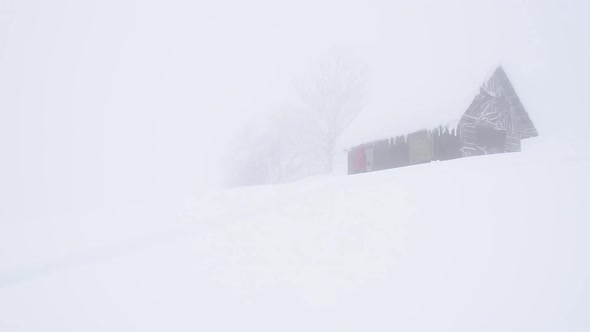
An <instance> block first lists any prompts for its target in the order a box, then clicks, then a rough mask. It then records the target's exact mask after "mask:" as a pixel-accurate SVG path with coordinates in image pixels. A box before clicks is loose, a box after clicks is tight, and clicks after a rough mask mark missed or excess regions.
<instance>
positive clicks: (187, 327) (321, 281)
mask: <svg viewBox="0 0 590 332" xmlns="http://www.w3.org/2000/svg"><path fill="white" fill-rule="evenodd" d="M589 172H590V158H588V156H587V155H579V154H557V153H554V154H552V155H548V154H546V153H545V154H543V153H537V152H534V149H529V152H524V153H520V154H505V155H493V156H484V157H474V158H469V159H460V160H454V161H448V162H439V163H432V164H427V165H420V166H414V167H407V168H401V169H394V170H388V171H382V172H375V173H369V174H362V175H356V176H331V177H323V178H322V177H318V178H311V179H307V180H304V181H301V182H298V183H292V184H286V185H280V186H264V187H250V188H240V189H234V190H227V191H219V192H216V193H211V194H209V195H204V196H202V197H199V198H195V199H193V200H191V201H190V204H189V205H188V208H189V210H190V214H188V215H189V216H190V218H188V219H187V220H188V221H189V222H186V221H183V220H184V219H183V220H181V219H182V218H180V217H178V216H177V217H176V218H177V220H176V221H173V220H166V221H164V220H162V223H161V228H160V232H159V233H151V234H152V235H149V234H148V231H142V230H140V229H139V228H138V230H137V231H138V234H139V233H141V232H144V234H143V235H142V236H138V238H137V239H136V240H128V239H127V240H121V239H111V240H112V243H113V244H112V245H110V246H109V245H106V244H105V245H102V246H99V247H94V248H95V249H92V250H91V249H89V248H81V249H80V252H81V253H86V254H80V255H78V259H77V260H70V261H67V260H64V259H63V257H62V256H55V257H53V258H51V257H47V256H43V257H44V258H43V259H44V260H45V261H47V262H50V261H51V262H53V266H54V267H55V268H53V269H46V270H43V269H37V270H36V271H37V273H33V274H20V275H19V274H15V273H13V274H12V278H7V277H6V278H4V279H2V278H0V280H4V282H3V283H0V331H11V332H12V331H27V332H28V331H31V332H33V331H35V332H37V331H59V332H65V331H87V332H91V331H125V332H129V331H142V332H143V331H453V332H457V331H519V332H521V331H535V332H538V331H588V330H590V318H589V317H590V315H588V313H589V312H590V265H589V264H588V262H589V261H590V259H589V258H590V257H589V256H590V255H589V254H590V244H589V243H588V238H589V235H590V226H589V225H588V220H590V212H589V209H590V208H589V207H588V203H587V200H588V197H590V196H589V194H590V189H589V188H590V177H589V176H588V174H589ZM184 215H186V213H184ZM154 229H155V228H154V227H149V230H150V231H153V230H154ZM5 236H6V235H5ZM117 241H119V242H117ZM15 242H16V241H15ZM103 242H104V243H106V242H108V241H106V240H105V241H103ZM117 243H118V244H117ZM39 249H40V251H42V249H43V248H42V247H40V248H39ZM39 255H42V254H41V253H39ZM1 257H2V259H3V261H0V265H1V266H2V267H3V269H0V271H2V272H3V273H4V274H5V276H7V275H8V273H9V272H10V271H15V269H16V267H14V266H13V265H9V264H5V263H8V261H9V260H8V258H7V257H10V255H9V254H4V255H2V256H1ZM60 257H61V258H60ZM70 257H71V256H70ZM60 259H61V260H60ZM40 261H41V260H39V261H35V260H29V262H30V264H33V265H34V266H31V267H30V268H29V270H31V271H32V270H34V269H33V268H34V267H35V266H37V267H39V266H41V265H42V264H41V265H39V264H40ZM60 262H61V263H60ZM21 270H22V269H21Z"/></svg>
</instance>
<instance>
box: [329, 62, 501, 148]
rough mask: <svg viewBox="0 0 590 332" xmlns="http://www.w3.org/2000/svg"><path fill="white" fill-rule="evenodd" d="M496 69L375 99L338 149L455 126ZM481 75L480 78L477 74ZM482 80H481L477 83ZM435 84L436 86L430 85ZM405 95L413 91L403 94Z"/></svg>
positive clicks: (434, 80)
mask: <svg viewBox="0 0 590 332" xmlns="http://www.w3.org/2000/svg"><path fill="white" fill-rule="evenodd" d="M493 73H494V72H487V75H481V72H478V73H477V74H473V75H462V76H461V77H458V78H456V79H455V78H449V77H430V78H429V80H431V81H429V82H427V83H425V86H428V88H429V89H430V90H427V91H421V92H420V93H419V94H416V93H415V92H412V91H398V92H399V94H397V93H391V95H390V96H389V98H387V97H385V98H381V100H375V101H372V102H371V103H370V104H369V105H367V107H366V108H365V109H364V110H363V111H362V112H361V113H360V114H359V115H358V117H357V118H356V119H355V120H354V121H353V123H352V124H351V125H350V126H349V127H348V128H347V130H346V131H345V132H344V133H343V135H342V136H341V137H340V139H339V142H338V148H339V149H348V148H351V147H353V146H356V145H359V144H363V143H368V142H373V141H377V140H381V139H387V138H391V137H396V136H400V135H407V134H410V133H412V132H415V131H418V130H422V129H434V128H437V127H439V126H445V127H447V128H454V127H456V126H457V124H458V122H459V120H460V119H461V117H462V116H463V114H464V113H465V111H466V110H467V109H468V108H469V106H470V105H471V103H472V101H473V97H474V96H476V95H477V94H478V92H479V89H480V87H481V86H482V83H484V82H486V81H487V79H488V78H489V77H491V76H492V74H493ZM476 75H479V78H476V77H475V76H476ZM476 82H479V83H476ZM432 86H435V87H436V89H432V88H430V87H432ZM402 93H403V94H408V95H410V94H414V96H411V97H409V96H404V95H402Z"/></svg>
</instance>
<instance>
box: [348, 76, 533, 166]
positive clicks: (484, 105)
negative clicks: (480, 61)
mask: <svg viewBox="0 0 590 332" xmlns="http://www.w3.org/2000/svg"><path fill="white" fill-rule="evenodd" d="M537 135H538V133H537V130H536V128H535V125H534V124H533V122H532V121H531V119H530V117H529V115H528V113H527V112H526V111H525V109H524V107H523V105H522V103H521V102H520V100H519V98H518V96H517V95H516V92H515V91H514V88H513V87H512V84H511V83H510V81H509V80H508V77H507V76H506V73H505V72H504V70H503V69H502V68H501V67H498V68H497V69H496V71H495V72H494V73H493V75H492V76H491V77H490V78H489V79H488V80H487V81H486V82H485V83H484V84H483V85H482V87H481V88H480V91H479V94H478V95H477V96H475V99H474V100H473V102H472V103H471V105H470V106H469V108H468V109H467V111H465V113H464V114H463V116H461V117H460V119H457V120H456V121H454V122H451V123H450V124H446V125H441V126H438V127H436V128H434V129H422V130H419V131H415V132H411V133H405V134H404V135H399V136H395V137H390V138H388V139H381V140H378V141H373V142H367V143H364V144H360V145H357V146H355V147H353V148H350V149H349V150H348V174H356V173H362V172H368V171H375V170H381V169H388V168H395V167H401V166H408V165H415V164H422V163H428V162H431V161H434V160H449V159H455V158H461V157H470V156H476V155H484V154H492V153H504V152H518V151H520V150H521V140H522V139H525V138H529V137H535V136H537Z"/></svg>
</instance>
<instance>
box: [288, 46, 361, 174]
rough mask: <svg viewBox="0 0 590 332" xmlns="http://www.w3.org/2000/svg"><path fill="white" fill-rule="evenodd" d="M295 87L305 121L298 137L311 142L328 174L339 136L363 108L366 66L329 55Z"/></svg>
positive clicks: (339, 56) (341, 56)
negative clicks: (305, 137) (303, 128)
mask: <svg viewBox="0 0 590 332" xmlns="http://www.w3.org/2000/svg"><path fill="white" fill-rule="evenodd" d="M296 88H297V92H298V96H299V98H300V100H301V102H302V105H303V112H304V114H305V117H304V118H305V119H308V120H307V121H306V126H305V130H304V132H302V133H301V134H302V135H303V136H308V140H311V144H312V150H314V152H315V154H316V156H317V157H319V158H321V160H322V162H323V164H324V167H325V169H324V171H325V172H331V171H332V158H333V156H334V153H335V151H334V149H335V146H336V143H337V139H338V137H340V135H342V133H343V132H344V130H345V129H346V128H347V127H348V126H349V125H350V123H351V122H352V121H353V120H354V118H355V117H356V116H357V115H358V114H359V113H360V112H361V111H362V109H363V108H364V106H365V98H366V94H367V77H366V70H365V67H363V66H361V65H360V64H359V63H358V62H355V61H354V60H352V59H351V58H350V57H346V56H344V55H332V56H330V57H329V58H327V59H325V60H323V61H321V62H320V63H319V65H318V66H317V68H315V70H313V71H312V73H311V75H310V77H309V78H308V79H307V80H304V81H302V82H299V83H298V84H296Z"/></svg>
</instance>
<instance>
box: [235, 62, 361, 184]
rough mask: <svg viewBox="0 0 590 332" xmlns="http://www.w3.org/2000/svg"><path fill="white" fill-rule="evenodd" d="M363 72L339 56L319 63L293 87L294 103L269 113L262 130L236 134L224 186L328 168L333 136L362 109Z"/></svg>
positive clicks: (284, 178) (284, 179)
mask: <svg viewBox="0 0 590 332" xmlns="http://www.w3.org/2000/svg"><path fill="white" fill-rule="evenodd" d="M365 74H366V72H365V69H364V67H362V66H360V65H359V64H358V63H356V62H354V61H352V60H351V59H350V58H347V57H344V56H331V57H329V58H326V59H325V60H324V61H321V62H320V63H319V64H318V66H317V67H316V68H315V69H314V70H312V71H311V72H310V75H309V76H308V77H307V78H306V79H301V80H299V81H298V84H296V85H295V86H296V92H297V94H296V95H297V97H298V101H299V105H291V106H289V107H285V108H283V109H281V110H280V111H279V112H276V113H274V115H272V116H271V118H270V119H269V120H270V121H269V122H270V125H269V128H268V129H267V130H264V131H262V132H253V131H248V130H247V131H245V132H244V133H242V134H241V135H238V136H237V139H236V141H235V142H234V143H235V144H234V147H233V149H232V152H231V156H230V158H228V165H230V166H229V169H228V170H229V173H228V176H229V177H228V179H229V180H228V184H229V185H234V186H235V185H238V186H240V185H252V184H270V183H282V182H287V181H292V180H297V179H300V178H303V177H305V176H308V175H313V174H320V173H328V172H331V171H332V159H333V156H334V153H335V151H334V149H335V146H336V142H337V139H338V137H339V136H340V135H341V134H342V133H343V131H344V130H345V129H346V128H347V127H348V126H349V125H350V123H351V122H352V121H353V120H354V118H355V117H356V116H357V115H358V114H359V113H360V112H361V110H362V109H363V107H364V101H365V96H366V76H365Z"/></svg>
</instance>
